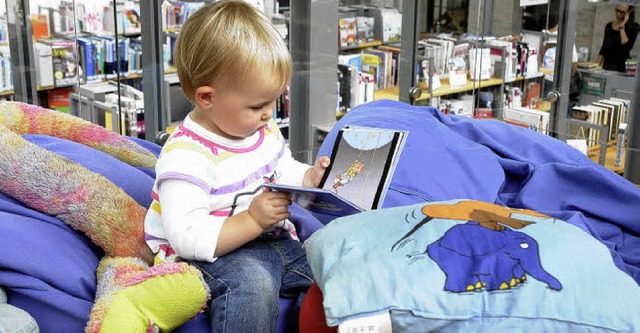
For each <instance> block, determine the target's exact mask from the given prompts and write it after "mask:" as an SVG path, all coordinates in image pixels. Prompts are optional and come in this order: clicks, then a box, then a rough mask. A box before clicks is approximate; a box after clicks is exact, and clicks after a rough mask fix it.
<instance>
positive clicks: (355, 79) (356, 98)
mask: <svg viewBox="0 0 640 333" xmlns="http://www.w3.org/2000/svg"><path fill="white" fill-rule="evenodd" d="M337 73H338V101H337V105H336V112H338V113H344V112H349V110H351V109H352V108H354V107H356V106H358V105H360V104H364V103H367V102H371V101H373V92H374V90H375V80H374V76H373V74H370V73H365V72H362V71H358V70H357V67H356V66H352V65H345V64H338V72H337Z"/></svg>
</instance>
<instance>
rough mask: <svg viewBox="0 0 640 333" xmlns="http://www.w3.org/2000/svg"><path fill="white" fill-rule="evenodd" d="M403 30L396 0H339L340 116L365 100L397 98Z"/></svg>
mask: <svg viewBox="0 0 640 333" xmlns="http://www.w3.org/2000/svg"><path fill="white" fill-rule="evenodd" d="M401 33H402V14H401V8H399V5H398V4H397V1H373V0H341V1H340V6H339V8H338V36H337V37H338V47H339V55H338V103H337V117H338V118H340V117H341V116H343V115H344V114H345V113H346V112H348V111H349V110H351V109H352V108H354V107H356V106H358V105H360V104H363V103H366V102H370V101H373V100H378V99H395V100H398V82H399V81H398V75H399V55H400V49H401V45H400V36H401Z"/></svg>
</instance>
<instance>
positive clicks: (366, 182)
mask: <svg viewBox="0 0 640 333" xmlns="http://www.w3.org/2000/svg"><path fill="white" fill-rule="evenodd" d="M407 135H408V132H407V131H397V130H390V129H383V128H373V127H362V126H351V127H345V128H343V129H341V130H340V131H338V135H337V137H336V141H335V144H334V147H333V151H332V153H331V163H330V164H329V167H328V168H327V169H326V171H325V174H324V177H323V178H322V181H321V182H320V185H319V187H318V188H309V187H300V186H286V185H279V184H265V185H264V186H265V187H266V188H269V189H272V190H276V191H282V192H287V193H291V199H292V201H293V202H295V203H297V204H298V205H300V206H301V207H302V208H304V209H307V210H308V211H309V212H311V214H313V215H314V216H315V217H316V218H317V219H318V220H319V221H320V222H322V223H324V224H326V223H328V222H330V221H331V220H333V219H335V218H338V217H341V216H346V215H351V214H355V213H359V212H362V211H368V210H373V209H378V208H380V206H381V205H382V202H383V201H384V198H385V195H386V193H387V189H388V187H389V183H390V182H391V178H392V176H393V173H394V171H395V168H396V166H397V163H398V160H399V158H400V154H401V152H402V149H403V147H404V143H405V141H406V138H407Z"/></svg>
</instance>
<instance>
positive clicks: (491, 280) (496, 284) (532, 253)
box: [391, 200, 562, 292]
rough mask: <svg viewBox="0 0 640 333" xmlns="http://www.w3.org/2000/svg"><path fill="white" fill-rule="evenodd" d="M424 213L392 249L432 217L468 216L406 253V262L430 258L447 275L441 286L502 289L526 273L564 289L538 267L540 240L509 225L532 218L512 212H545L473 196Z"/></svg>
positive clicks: (520, 225)
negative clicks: (423, 247) (417, 250)
mask: <svg viewBox="0 0 640 333" xmlns="http://www.w3.org/2000/svg"><path fill="white" fill-rule="evenodd" d="M422 212H423V213H424V214H425V215H426V217H425V219H423V220H422V221H420V222H419V223H418V224H417V225H416V226H414V227H413V228H412V229H411V230H410V231H409V232H408V233H407V234H405V235H404V236H403V237H402V238H400V240H398V241H397V242H396V243H395V244H394V245H393V246H392V248H391V250H392V251H398V250H399V249H401V248H402V247H404V246H405V245H406V244H407V243H408V242H410V241H412V240H413V239H412V237H411V236H412V235H413V234H414V233H415V232H416V231H418V229H420V228H421V227H422V226H424V225H425V224H426V223H428V222H429V221H431V220H433V219H434V218H440V219H454V220H463V221H469V222H467V223H465V224H458V225H456V226H454V227H452V228H450V229H449V230H447V232H445V234H444V235H443V236H442V237H440V238H439V239H438V240H436V241H435V242H433V243H431V244H429V245H427V247H426V250H425V251H424V252H421V253H415V254H409V255H407V256H408V257H409V260H410V263H413V262H414V261H416V260H417V259H418V258H419V257H422V256H425V255H428V256H429V257H430V258H431V259H433V260H434V261H435V262H436V263H437V264H438V266H439V267H440V268H441V269H442V270H443V272H444V273H445V275H446V282H445V286H444V289H445V290H447V291H451V292H468V291H480V290H483V289H484V290H487V291H493V290H505V289H510V288H513V287H515V286H517V285H518V284H520V283H523V282H524V281H526V279H527V274H528V275H529V276H531V277H533V278H535V279H536V280H539V281H541V282H544V283H545V284H547V286H548V287H549V288H551V289H553V290H556V291H559V290H562V284H561V283H560V281H558V279H556V278H555V277H554V276H552V275H551V274H550V273H548V272H547V271H546V270H545V269H544V268H543V267H542V264H541V262H540V254H539V247H538V242H537V241H536V240H535V239H533V238H532V237H531V236H529V235H527V234H525V233H522V232H519V231H515V230H512V228H513V229H522V228H524V227H525V226H527V225H529V224H532V223H533V222H531V221H525V220H520V219H516V218H514V217H513V216H512V215H513V214H524V215H529V216H535V217H547V218H548V216H546V215H543V214H540V213H537V212H534V211H530V210H519V209H513V208H508V207H503V206H498V205H495V204H490V203H486V202H480V201H473V200H468V201H462V202H459V203H456V204H435V205H428V206H425V207H423V208H422Z"/></svg>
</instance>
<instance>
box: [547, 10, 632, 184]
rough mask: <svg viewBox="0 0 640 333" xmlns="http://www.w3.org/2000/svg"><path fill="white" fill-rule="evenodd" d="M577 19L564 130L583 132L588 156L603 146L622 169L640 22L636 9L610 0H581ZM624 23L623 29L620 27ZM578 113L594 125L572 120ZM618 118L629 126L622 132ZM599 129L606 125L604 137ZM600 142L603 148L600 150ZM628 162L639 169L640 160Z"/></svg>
mask: <svg viewBox="0 0 640 333" xmlns="http://www.w3.org/2000/svg"><path fill="white" fill-rule="evenodd" d="M627 15H628V18H627ZM625 20H626V22H625ZM577 21H578V23H577V24H576V29H575V39H576V41H575V50H574V55H573V58H574V60H577V62H575V63H574V65H573V74H574V75H573V79H572V80H571V81H570V84H569V87H568V88H566V87H563V88H564V89H565V90H563V92H565V93H569V94H570V100H571V105H570V107H569V111H568V113H569V115H568V118H569V126H568V129H567V131H568V132H569V133H568V136H570V137H575V136H579V137H581V138H582V137H584V138H585V139H586V140H587V145H588V151H589V157H591V159H592V160H594V161H596V162H598V161H599V159H600V155H601V152H606V154H605V155H604V161H603V162H604V165H605V166H606V167H607V168H609V169H611V170H613V171H614V172H616V173H619V174H622V173H623V172H624V171H625V170H624V166H625V157H626V156H625V155H627V154H630V153H631V151H627V152H626V153H625V151H624V149H623V148H624V147H625V146H626V140H627V138H628V136H629V134H630V133H632V132H633V131H634V128H632V126H633V124H631V123H630V120H631V119H632V118H631V116H630V114H631V112H632V109H633V108H630V107H629V106H630V105H632V104H633V103H634V100H635V95H634V90H635V84H636V82H635V68H636V67H635V62H636V61H635V59H637V57H638V55H639V54H640V46H639V45H638V43H637V42H636V37H637V32H638V30H639V28H640V26H638V23H636V17H635V11H634V10H632V9H631V8H630V7H629V6H627V5H616V4H615V3H611V2H608V3H607V2H598V3H593V2H586V1H580V2H579V4H578V6H577ZM582 22H590V23H589V24H581V23H582ZM622 26H624V29H620V27H622ZM621 30H623V31H621ZM623 38H624V39H623ZM623 40H624V41H625V42H623ZM585 109H586V110H585ZM592 110H593V111H592ZM558 112H562V111H558ZM636 115H637V114H636ZM637 118H638V117H636V119H637ZM580 119H584V120H586V121H587V122H591V123H596V126H597V128H593V127H591V128H589V127H586V126H581V125H582V124H579V123H577V122H576V121H575V120H580ZM622 124H626V125H627V126H628V127H627V128H626V130H625V131H624V133H625V134H623V131H620V126H621V125H622ZM636 124H637V122H636ZM622 126H623V127H624V125H622ZM603 129H606V131H608V135H607V136H606V137H605V136H604V135H603ZM635 131H636V132H637V129H635ZM603 145H606V149H605V150H603V151H601V150H600V148H601V146H603ZM636 147H637V146H636ZM633 154H636V156H638V155H637V154H638V150H637V149H635V148H634V149H633ZM630 167H632V168H634V169H635V170H636V172H637V171H640V165H636V166H632V165H631V166H630ZM627 172H629V173H631V170H629V169H627ZM636 174H637V173H636ZM627 176H628V175H626V174H625V177H627ZM635 181H636V182H638V181H640V180H638V179H636V180H635Z"/></svg>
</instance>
